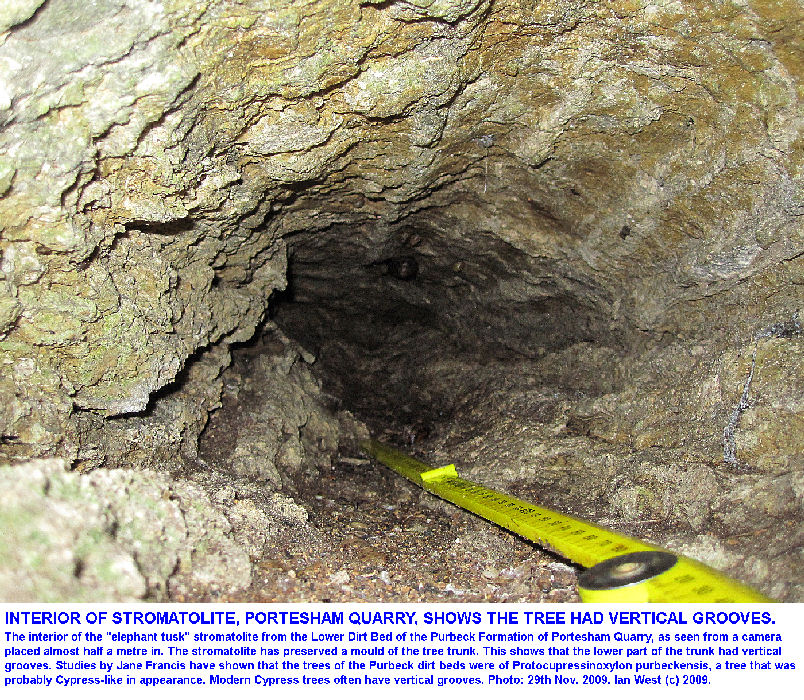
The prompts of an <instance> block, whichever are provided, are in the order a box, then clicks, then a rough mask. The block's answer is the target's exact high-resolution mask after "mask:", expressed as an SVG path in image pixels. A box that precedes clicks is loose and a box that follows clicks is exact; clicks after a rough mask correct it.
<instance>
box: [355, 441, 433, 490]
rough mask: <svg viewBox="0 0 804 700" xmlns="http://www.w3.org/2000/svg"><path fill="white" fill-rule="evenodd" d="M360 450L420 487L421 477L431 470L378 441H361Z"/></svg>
mask: <svg viewBox="0 0 804 700" xmlns="http://www.w3.org/2000/svg"><path fill="white" fill-rule="evenodd" d="M360 448H361V449H362V450H363V451H364V452H365V453H366V454H368V455H370V456H371V457H374V459H376V460H378V461H380V462H382V463H383V464H385V465H386V466H387V467H390V468H391V469H393V470H394V471H395V472H396V473H397V474H401V475H402V476H404V477H405V478H406V479H408V480H410V481H412V482H413V483H414V484H417V485H419V486H422V487H423V486H424V484H423V482H422V478H421V475H422V474H423V473H425V472H428V471H432V469H433V468H432V467H431V466H430V465H429V464H425V463H424V462H420V461H419V460H418V459H414V458H413V457H410V456H408V455H406V454H405V453H404V452H400V451H399V450H396V449H394V448H393V447H390V446H388V445H385V444H384V443H382V442H380V441H379V440H361V442H360Z"/></svg>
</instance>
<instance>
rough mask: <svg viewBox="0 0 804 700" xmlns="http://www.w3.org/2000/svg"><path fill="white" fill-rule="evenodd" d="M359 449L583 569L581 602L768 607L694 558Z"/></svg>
mask: <svg viewBox="0 0 804 700" xmlns="http://www.w3.org/2000/svg"><path fill="white" fill-rule="evenodd" d="M360 446H361V448H362V449H363V450H364V451H365V452H366V453H367V454H369V455H371V456H372V457H374V458H375V459H377V460H378V461H380V462H382V463H383V464H385V465H386V466H388V467H390V468H391V469H393V470H394V471H396V472H398V473H399V474H401V475H402V476H404V477H405V478H406V479H409V480H410V481H412V482H413V483H414V484H417V485H418V486H421V487H422V488H423V489H425V490H426V491H429V492H430V493H432V494H435V495H436V496H440V497H441V498H443V499H445V500H447V501H450V502H451V503H454V504H455V505H458V506H460V507H461V508H465V509H466V510H468V511H471V512H472V513H476V514H477V515H480V516H481V517H483V518H485V519H486V520H490V521H491V522H493V523H496V524H497V525H500V526H501V527H504V528H506V529H507V530H511V531H512V532H516V533H517V534H519V535H522V536H523V537H526V538H527V539H529V540H531V541H533V542H536V543H537V544H539V545H541V546H542V547H545V548H546V549H549V550H550V551H553V552H556V553H558V554H560V555H562V556H564V557H566V558H567V559H570V560H572V561H574V562H576V563H577V564H580V565H581V566H584V567H587V570H586V571H584V572H583V573H582V574H581V575H580V576H579V578H578V592H579V593H580V596H581V600H583V601H584V602H585V603H615V602H629V603H770V602H773V601H772V600H771V599H770V598H767V597H765V596H764V595H762V594H761V593H758V592H757V591H755V590H753V589H752V588H749V587H748V586H746V585H744V584H742V583H740V582H739V581H735V580H734V579H730V578H728V577H727V576H724V575H723V574H721V573H720V572H718V571H715V570H714V569H711V568H709V567H708V566H706V565H704V564H701V563H700V562H697V561H695V560H694V559H690V558H688V557H684V556H681V555H678V554H673V553H672V552H668V551H666V550H663V549H661V548H660V547H656V546H655V545H652V544H649V543H648V542H643V541H642V540H637V539H634V538H632V537H626V536H625V535H621V534H619V533H617V532H613V531H611V530H607V529H606V528H603V527H600V526H599V525H595V524H594V523H590V522H587V521H586V520H581V519H579V518H573V517H571V516H569V515H564V514H563V513H558V512H556V511H554V510H548V509H547V508H542V507H540V506H536V505H533V504H532V503H528V502H527V501H520V500H519V499H518V498H513V497H512V496H508V495H506V494H504V493H500V492H499V491H492V490H491V489H487V488H486V487H485V486H481V485H480V484H476V483H474V482H472V481H467V480H466V479H462V478H461V477H459V476H458V473H457V472H456V471H455V465H454V464H450V465H448V466H446V467H437V468H433V467H431V466H430V465H428V464H425V463H424V462H420V461H418V460H416V459H413V458H412V457H409V456H408V455H406V454H404V453H402V452H399V451H398V450H395V449H394V448H393V447H389V446H388V445H385V444H383V443H381V442H378V441H377V440H364V441H362V442H361V443H360Z"/></svg>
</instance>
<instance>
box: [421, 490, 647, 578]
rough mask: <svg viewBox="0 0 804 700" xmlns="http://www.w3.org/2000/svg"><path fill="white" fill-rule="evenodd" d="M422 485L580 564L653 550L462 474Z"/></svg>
mask: <svg viewBox="0 0 804 700" xmlns="http://www.w3.org/2000/svg"><path fill="white" fill-rule="evenodd" d="M425 488H426V489H427V490H428V491H430V492H432V493H434V494H436V495H437V496H440V497H441V498H444V499H445V500H448V501H450V502H452V503H455V504H456V505H458V506H460V507H462V508H465V509H466V510H469V511H472V512H473V513H476V514H477V515H480V516H481V517H483V518H485V519H486V520H490V521H491V522H493V523H496V524H497V525H500V526H501V527H504V528H506V529H508V530H511V531H513V532H516V533H517V534H519V535H522V537H525V538H527V539H529V540H531V541H532V542H536V543H537V544H539V545H541V546H543V547H545V548H546V549H549V550H551V551H553V552H556V553H557V554H560V555H561V556H563V557H566V558H567V559H570V560H571V561H574V562H576V563H578V564H580V565H581V566H594V565H595V564H598V563H599V562H601V561H604V560H605V559H609V558H611V557H613V556H617V555H619V554H625V553H628V552H637V551H644V550H650V549H655V547H653V546H652V545H650V544H648V543H647V542H642V541H641V540H636V539H633V538H630V537H627V536H625V535H620V534H618V533H616V532H612V531H610V530H606V529H605V528H602V527H600V526H598V525H595V524H594V523H589V522H587V521H585V520H581V519H579V518H573V517H571V516H568V515H564V514H563V513H557V512H556V511H552V510H550V509H548V508H542V507H541V506H537V505H534V504H532V503H528V502H527V501H522V500H520V499H518V498H514V497H513V496H509V495H508V494H504V493H501V492H499V491H494V490H493V489H488V488H486V487H485V486H481V485H480V484H476V483H475V482H473V481H468V480H466V479H463V478H461V477H446V478H444V479H440V480H438V481H434V482H429V483H427V484H425Z"/></svg>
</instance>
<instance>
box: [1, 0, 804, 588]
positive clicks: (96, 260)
mask: <svg viewBox="0 0 804 700" xmlns="http://www.w3.org/2000/svg"><path fill="white" fill-rule="evenodd" d="M800 17H801V8H800V7H799V5H798V3H795V2H787V1H786V0H783V1H781V2H777V3H766V2H754V1H753V0H746V1H745V2H739V3H733V2H717V3H712V2H698V1H697V0H682V1H681V2H676V3H643V2H631V1H629V2H612V3H599V2H596V1H594V0H588V1H587V0H584V1H581V2H576V1H573V2H569V1H568V0H566V1H565V0H544V1H542V0H539V1H536V2H529V1H528V0H437V1H436V2H431V1H430V0H398V1H397V0H392V1H390V2H385V1H384V2H374V1H373V0H367V1H365V0H310V1H309V2H305V3H299V2H296V0H271V1H270V2H267V1H266V0H239V1H238V2H234V1H233V0H203V1H201V2H193V3H183V2H168V1H167V0H125V1H121V0H95V2H93V3H76V2H73V1H72V0H47V1H45V0H24V1H21V2H18V3H12V4H11V5H9V9H3V8H0V68H2V73H0V369H1V370H2V371H0V499H1V501H0V502H1V503H2V508H0V526H1V527H0V529H2V531H3V532H4V533H5V534H4V537H3V539H2V540H0V598H1V599H7V600H48V601H61V600H84V601H92V600H133V599H147V600H174V601H180V600H216V601H220V600H223V601H226V600H264V601H288V600H307V601H329V600H332V601H375V600H376V601H433V600H435V601H447V602H449V601H454V602H472V601H495V602H505V601H512V602H521V601H527V602H539V601H542V602H544V601H547V602H563V601H574V600H577V595H576V590H575V579H576V573H577V569H576V568H575V567H573V566H571V565H570V564H569V563H568V562H566V561H564V560H562V559H560V558H559V557H556V556H555V555H553V554H551V553H549V552H547V551H545V550H543V549H541V548H539V547H538V546H535V545H533V544H531V543H529V542H526V541H525V540H523V539H521V538H518V537H517V536H514V535H512V534H510V533H507V532H505V531H503V530H501V529H500V528H497V527H496V526H493V525H491V524H489V523H486V522H485V521H483V520H482V519H480V518H477V517H475V516H473V515H470V514H468V513H466V512H464V511H461V510H459V509H457V508H455V507H453V506H451V505H448V504H446V503H444V502H442V501H439V500H438V499H436V498H434V497H432V496H431V495H429V494H426V493H424V492H423V491H421V490H420V489H417V488H416V487H414V486H412V485H410V484H408V483H407V482H405V481H404V480H403V479H401V478H399V477H397V476H396V475H394V474H393V473H391V472H390V471H389V470H387V469H385V468H384V467H381V466H380V465H378V464H377V463H375V462H373V461H372V460H370V459H367V458H366V455H364V454H363V453H362V452H361V450H360V448H359V446H358V439H359V438H362V437H366V436H368V435H372V436H374V437H376V438H378V439H381V440H384V441H387V442H390V443H393V444H395V445H397V446H399V447H401V448H404V449H405V450H407V451H409V452H411V453H412V454H415V455H416V456H418V457H420V458H422V459H424V460H426V461H427V462H428V463H430V464H433V465H442V464H449V463H455V464H456V465H457V466H458V469H459V470H460V473H461V474H462V475H464V476H466V477H467V478H469V479H472V480H474V481H477V482H480V483H483V484H485V485H488V486H489V487H492V488H495V489H498V490H501V491H505V492H508V493H511V494H513V495H516V496H519V497H521V498H524V499H525V500H530V501H533V502H536V503H539V504H541V505H544V506H547V507H550V508H554V509H556V510H560V511H563V512H566V513H568V514H571V515H576V516H580V517H583V518H586V519H588V520H592V521H595V522H598V523H600V524H602V525H604V526H609V527H611V528H612V529H615V530H618V531H620V532H623V533H625V534H628V535H634V536H637V537H640V538H643V539H648V540H651V541H653V542H655V543H657V544H658V545H660V546H662V547H666V548H669V549H671V550H673V551H677V552H680V553H682V554H686V555H689V556H692V557H694V558H697V559H700V560H702V561H704V562H705V563H707V564H710V565H712V566H713V567H715V568H718V569H722V570H723V571H725V572H726V573H728V574H730V575H732V576H734V577H736V578H738V579H741V580H744V581H746V582H747V583H749V584H751V585H753V586H755V587H757V588H759V589H760V590H761V591H763V592H764V593H766V594H767V595H769V596H772V597H775V598H778V599H780V600H789V601H796V600H801V599H802V596H803V595H804V593H803V591H804V580H802V575H801V572H802V550H803V548H802V537H803V536H804V531H802V525H801V523H802V494H804V464H802V460H801V455H802V453H804V443H802V439H803V437H802V436H804V422H803V421H804V418H803V416H804V384H803V382H804V373H802V372H801V367H802V357H804V348H803V347H802V337H801V323H800V319H799V308H800V305H801V285H802V283H803V282H804V269H803V267H804V266H803V265H802V261H804V256H802V252H804V243H803V242H802V235H801V231H802V229H801V215H802V211H804V204H803V203H802V199H801V191H802V190H801V174H802V172H804V167H802V145H801V144H802V141H801V124H802V116H801V115H802V110H801V79H800V77H801V74H802V65H801V55H802V54H801V51H800V36H799V34H800V26H801V21H800ZM32 562H33V563H32ZM65 562H66V563H65Z"/></svg>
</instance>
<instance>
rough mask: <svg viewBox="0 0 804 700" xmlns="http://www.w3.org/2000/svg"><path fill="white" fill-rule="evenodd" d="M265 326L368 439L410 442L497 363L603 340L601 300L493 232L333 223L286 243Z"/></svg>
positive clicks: (499, 367) (426, 224) (434, 222)
mask: <svg viewBox="0 0 804 700" xmlns="http://www.w3.org/2000/svg"><path fill="white" fill-rule="evenodd" d="M289 261H290V262H289V272H288V279H289V284H288V289H287V291H286V292H285V293H284V294H282V295H281V296H280V297H277V299H276V302H275V304H274V306H273V317H274V319H275V321H276V322H277V323H278V325H279V326H280V327H281V328H283V330H284V331H285V332H286V333H287V334H288V335H289V336H291V337H293V338H294V339H295V340H297V341H298V342H299V343H301V345H303V346H304V347H305V348H306V349H307V350H308V351H309V352H310V353H312V354H313V355H315V357H316V358H317V359H316V364H315V367H316V369H317V371H318V372H319V373H320V375H321V377H322V380H323V382H324V388H325V390H326V391H327V392H328V393H330V394H331V395H333V396H335V397H337V399H338V400H339V402H340V406H341V407H342V408H345V409H348V410H350V411H352V412H353V413H354V414H355V415H356V417H358V418H359V419H361V420H363V421H365V422H366V424H367V425H368V426H369V428H370V429H371V430H372V431H373V432H374V433H375V434H381V433H384V434H385V436H386V437H389V438H391V439H396V441H397V442H406V443H408V444H410V443H412V442H415V441H416V439H417V437H419V436H421V435H424V436H428V435H429V434H430V433H431V432H432V431H433V430H438V427H439V425H440V424H443V423H444V422H445V421H449V420H450V416H451V415H452V412H453V411H454V409H455V408H456V407H457V406H458V405H460V404H462V403H465V402H466V401H467V400H471V398H470V397H471V396H472V395H473V394H474V390H475V389H478V388H479V387H478V386H477V385H478V384H479V383H480V382H483V381H487V380H488V377H489V373H487V372H477V369H478V368H488V367H490V366H494V367H495V368H496V371H495V372H494V373H493V374H494V375H495V379H494V383H495V384H497V385H498V386H499V387H500V388H502V387H503V386H504V378H505V373H506V367H507V366H513V364H515V363H516V364H517V365H519V366H520V369H519V370H518V371H521V363H522V362H527V360H529V359H536V358H539V357H541V356H543V355H544V354H546V353H548V352H555V351H557V350H560V349H561V348H564V347H566V346H568V345H570V344H573V343H577V342H600V341H603V342H606V343H607V344H609V343H610V342H611V341H612V339H611V337H610V336H611V330H610V328H609V325H608V324H607V323H606V322H605V321H604V318H603V314H602V313H601V311H600V309H599V301H600V298H601V293H600V292H599V290H595V289H594V287H592V286H591V285H589V284H588V283H583V282H581V281H579V280H573V279H572V278H571V277H570V276H568V275H566V274H564V273H563V272H562V270H561V269H558V268H555V267H553V266H551V263H550V261H546V260H544V259H540V258H537V257H532V256H530V255H528V254H527V253H525V252H523V251H522V250H520V249H519V248H517V247H515V246H514V245H512V244H510V243H508V242H506V241H505V240H503V239H502V238H501V237H500V236H499V235H498V234H496V233H493V232H491V231H484V230H478V229H473V228H471V227H467V228H465V229H460V230H459V229H458V228H456V227H455V226H454V225H448V224H443V223H442V222H439V220H438V217H429V218H428V215H427V214H420V215H419V216H418V217H417V218H416V219H414V220H410V221H406V222H404V223H400V224H399V225H398V226H395V227H390V228H388V229H384V230H379V229H377V228H371V227H368V226H363V227H360V226H357V227H355V226H351V227H348V226H332V227H331V228H329V229H328V230H326V231H323V232H322V231H318V232H315V233H309V234H307V233H303V234H297V235H295V236H294V237H293V238H292V239H291V240H290V241H289Z"/></svg>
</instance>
